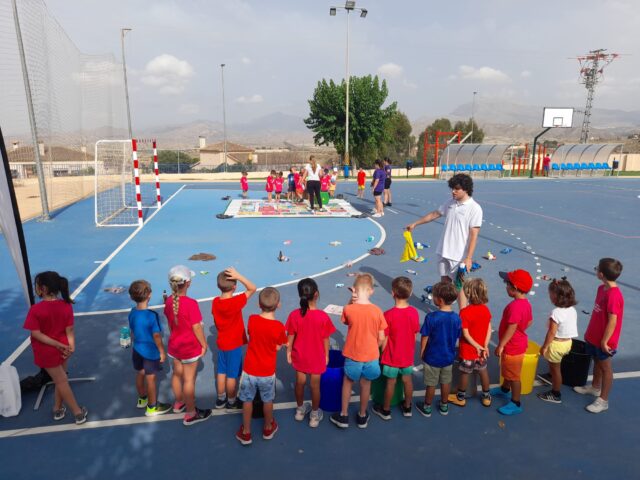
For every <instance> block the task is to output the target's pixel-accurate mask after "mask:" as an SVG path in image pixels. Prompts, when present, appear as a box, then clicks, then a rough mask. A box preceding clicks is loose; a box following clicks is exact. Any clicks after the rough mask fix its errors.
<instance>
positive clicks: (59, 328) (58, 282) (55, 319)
mask: <svg viewBox="0 0 640 480" xmlns="http://www.w3.org/2000/svg"><path fill="white" fill-rule="evenodd" d="M35 284H36V295H38V297H40V298H41V299H42V301H41V302H38V303H36V304H35V305H33V306H31V308H30V309H29V313H27V318H26V320H25V321H24V328H25V329H27V330H30V331H31V348H32V350H33V358H34V362H35V364H36V365H37V366H38V367H40V368H44V369H45V370H46V371H47V373H48V374H49V376H50V377H51V380H52V381H53V383H54V384H55V389H56V393H55V399H54V404H53V419H54V420H56V421H58V420H62V419H63V418H64V417H65V414H66V412H67V408H66V407H65V405H63V403H64V404H66V406H67V407H69V408H70V409H71V412H72V413H73V415H74V417H75V422H76V425H81V424H83V423H85V422H86V421H87V415H88V411H87V409H86V408H85V407H80V406H79V405H78V402H76V398H75V396H74V395H73V391H71V386H70V385H69V379H68V378H67V361H68V360H69V357H70V356H71V355H72V354H73V352H74V351H75V345H76V340H75V335H74V334H73V308H72V307H71V305H72V304H73V300H72V299H71V297H70V296H69V282H68V280H67V279H66V278H64V277H61V276H60V275H59V274H58V273H57V272H42V273H39V274H38V275H36V279H35ZM58 295H60V296H61V297H62V299H60V298H58Z"/></svg>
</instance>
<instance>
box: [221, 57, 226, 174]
mask: <svg viewBox="0 0 640 480" xmlns="http://www.w3.org/2000/svg"><path fill="white" fill-rule="evenodd" d="M224 67H225V64H224V63H221V64H220V75H221V77H222V131H223V135H224V171H225V173H226V172H227V111H226V108H225V103H224Z"/></svg>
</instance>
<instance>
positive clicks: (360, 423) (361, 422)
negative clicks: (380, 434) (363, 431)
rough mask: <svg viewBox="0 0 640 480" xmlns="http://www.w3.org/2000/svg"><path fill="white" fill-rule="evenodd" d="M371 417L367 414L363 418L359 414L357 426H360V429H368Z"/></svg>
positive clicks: (357, 415)
mask: <svg viewBox="0 0 640 480" xmlns="http://www.w3.org/2000/svg"><path fill="white" fill-rule="evenodd" d="M370 417H371V415H369V412H366V413H365V414H364V417H361V416H360V414H359V413H357V414H356V424H357V425H358V428H367V425H369V418H370Z"/></svg>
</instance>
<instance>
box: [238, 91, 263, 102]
mask: <svg viewBox="0 0 640 480" xmlns="http://www.w3.org/2000/svg"><path fill="white" fill-rule="evenodd" d="M263 101H264V98H262V95H260V94H258V93H256V94H254V95H251V96H250V97H245V96H244V95H243V96H241V97H238V98H236V103H240V104H248V103H262V102H263Z"/></svg>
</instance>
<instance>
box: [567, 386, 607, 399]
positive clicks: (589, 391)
mask: <svg viewBox="0 0 640 480" xmlns="http://www.w3.org/2000/svg"><path fill="white" fill-rule="evenodd" d="M573 391H574V392H576V393H579V394H580V395H593V396H594V397H599V396H600V393H601V390H600V389H599V388H595V387H594V386H593V385H588V386H586V387H573Z"/></svg>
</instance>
